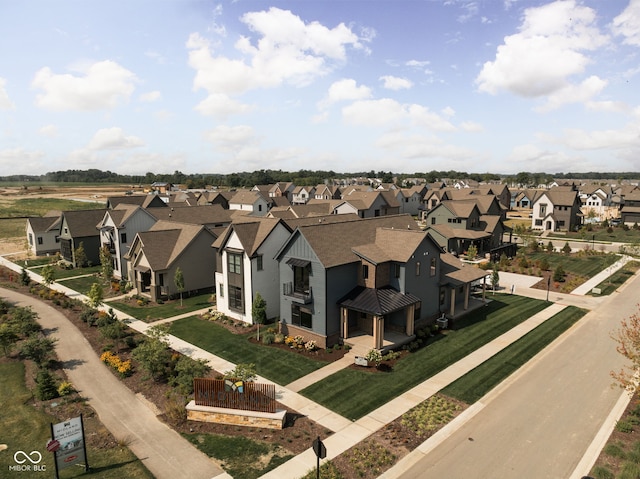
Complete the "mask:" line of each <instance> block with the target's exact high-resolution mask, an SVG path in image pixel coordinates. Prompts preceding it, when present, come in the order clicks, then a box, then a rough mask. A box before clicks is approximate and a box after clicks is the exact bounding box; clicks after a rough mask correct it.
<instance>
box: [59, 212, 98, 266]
mask: <svg viewBox="0 0 640 479" xmlns="http://www.w3.org/2000/svg"><path fill="white" fill-rule="evenodd" d="M105 212H106V210H104V209H99V210H77V211H63V212H62V216H61V218H60V235H59V236H60V255H61V256H62V259H63V260H64V261H66V262H67V263H69V264H71V265H72V266H73V267H80V266H85V265H81V264H78V259H77V258H76V251H77V249H78V248H79V247H80V245H82V247H83V249H84V253H85V256H86V260H87V264H89V265H98V264H100V231H99V230H98V224H99V223H100V222H101V221H102V218H104V214H105Z"/></svg>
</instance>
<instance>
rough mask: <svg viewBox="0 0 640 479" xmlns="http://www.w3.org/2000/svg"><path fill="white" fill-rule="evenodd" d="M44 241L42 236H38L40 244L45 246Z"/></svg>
mask: <svg viewBox="0 0 640 479" xmlns="http://www.w3.org/2000/svg"><path fill="white" fill-rule="evenodd" d="M43 243H44V241H43V240H42V236H38V244H43Z"/></svg>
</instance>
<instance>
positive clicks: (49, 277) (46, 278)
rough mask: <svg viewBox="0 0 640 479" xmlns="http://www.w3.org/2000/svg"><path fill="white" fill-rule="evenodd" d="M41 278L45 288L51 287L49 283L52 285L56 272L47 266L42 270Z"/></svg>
mask: <svg viewBox="0 0 640 479" xmlns="http://www.w3.org/2000/svg"><path fill="white" fill-rule="evenodd" d="M41 276H42V281H43V282H44V284H45V286H46V287H47V288H48V287H49V286H51V283H53V282H54V281H55V280H56V272H55V270H54V269H53V266H51V265H50V264H48V265H46V266H45V267H44V268H42V273H41Z"/></svg>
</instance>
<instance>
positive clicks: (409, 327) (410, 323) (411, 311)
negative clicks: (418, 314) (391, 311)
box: [405, 304, 416, 336]
mask: <svg viewBox="0 0 640 479" xmlns="http://www.w3.org/2000/svg"><path fill="white" fill-rule="evenodd" d="M415 311H416V305H415V304H412V305H411V306H409V307H408V308H407V320H406V329H405V333H406V334H407V336H413V330H414V326H415V323H414V319H413V318H414V315H415Z"/></svg>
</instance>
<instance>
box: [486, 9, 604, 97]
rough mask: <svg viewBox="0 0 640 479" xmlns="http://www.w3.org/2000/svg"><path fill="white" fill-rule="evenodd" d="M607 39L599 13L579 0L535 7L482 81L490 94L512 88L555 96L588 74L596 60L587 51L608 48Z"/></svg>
mask: <svg viewBox="0 0 640 479" xmlns="http://www.w3.org/2000/svg"><path fill="white" fill-rule="evenodd" d="M607 40H608V38H607V37H606V36H605V35H602V34H601V33H600V32H599V30H598V28H597V26H596V15H595V12H594V11H593V10H592V9H591V8H587V7H584V6H581V5H578V4H576V1H575V0H558V1H556V2H553V3H550V4H547V5H544V6H542V7H538V8H529V9H527V10H525V12H524V17H523V21H522V25H521V26H520V32H519V33H516V34H514V35H510V36H508V37H506V38H505V39H504V44H503V45H500V46H499V47H498V50H497V52H496V58H495V60H494V61H492V62H486V63H485V64H484V66H483V68H482V71H481V72H480V74H479V75H478V77H477V78H476V84H477V85H478V88H479V90H480V91H483V92H487V93H490V94H496V93H498V91H500V90H507V91H510V92H512V93H515V94H516V95H520V96H523V97H539V96H545V95H552V94H554V93H556V92H558V91H559V90H561V89H563V88H566V87H567V86H568V85H570V83H569V81H570V78H571V77H573V76H575V75H578V74H581V73H583V72H584V70H585V68H586V66H587V65H588V64H589V63H590V59H589V58H588V57H587V56H586V55H585V54H584V53H583V52H585V51H592V50H595V49H597V48H599V47H602V46H603V45H605V43H606V42H607Z"/></svg>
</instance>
